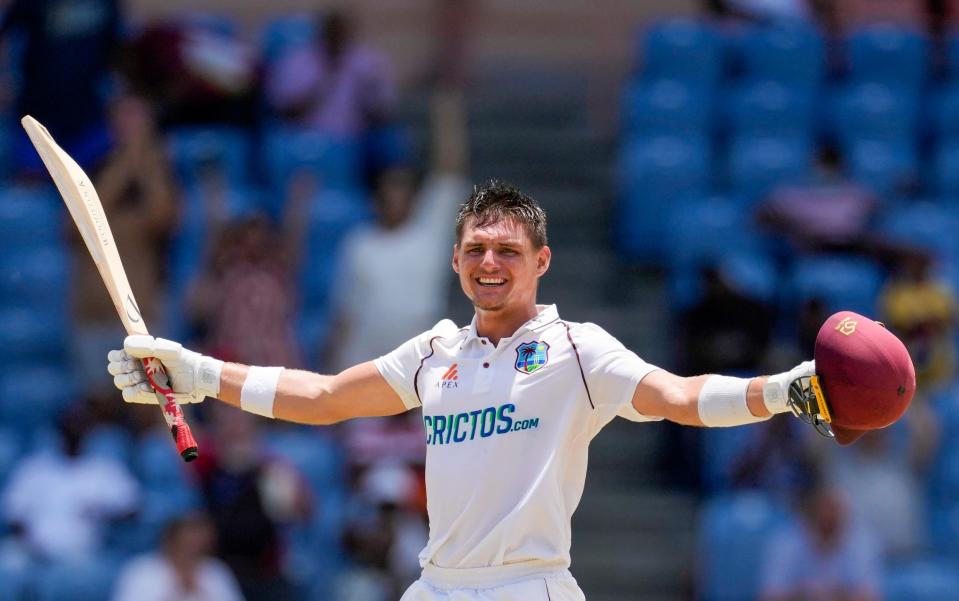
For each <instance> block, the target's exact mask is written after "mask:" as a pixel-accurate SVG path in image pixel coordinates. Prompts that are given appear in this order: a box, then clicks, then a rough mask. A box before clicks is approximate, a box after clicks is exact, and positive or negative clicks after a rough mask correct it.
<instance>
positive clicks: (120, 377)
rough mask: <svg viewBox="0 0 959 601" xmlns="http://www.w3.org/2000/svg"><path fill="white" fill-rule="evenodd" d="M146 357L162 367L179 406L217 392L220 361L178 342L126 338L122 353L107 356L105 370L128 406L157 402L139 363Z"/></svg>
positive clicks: (148, 337) (133, 337) (161, 339)
mask: <svg viewBox="0 0 959 601" xmlns="http://www.w3.org/2000/svg"><path fill="white" fill-rule="evenodd" d="M146 357H156V358H157V359H159V361H160V363H162V364H163V367H164V369H166V372H167V376H168V377H169V379H170V387H171V388H172V389H173V393H174V398H175V399H176V401H177V402H178V403H181V404H182V403H199V402H201V401H202V400H203V399H205V398H206V397H208V396H212V397H215V396H216V395H217V394H219V392H220V371H221V369H222V367H223V362H222V361H220V360H218V359H214V358H212V357H207V356H206V355H201V354H200V353H196V352H193V351H191V350H189V349H186V348H183V345H181V344H180V343H179V342H174V341H172V340H165V339H163V338H154V337H153V336H146V335H140V334H138V335H133V336H127V337H126V339H125V340H124V341H123V350H122V351H120V350H115V351H110V353H109V354H108V355H107V359H108V361H109V364H108V365H107V371H108V372H110V375H112V376H113V383H114V385H115V386H116V387H117V388H119V389H120V390H121V391H122V393H123V400H124V401H126V402H128V403H148V404H155V403H157V402H158V399H157V395H156V393H155V392H154V391H153V387H152V386H150V382H149V380H147V376H146V372H145V371H144V370H143V363H142V362H141V361H139V359H144V358H146Z"/></svg>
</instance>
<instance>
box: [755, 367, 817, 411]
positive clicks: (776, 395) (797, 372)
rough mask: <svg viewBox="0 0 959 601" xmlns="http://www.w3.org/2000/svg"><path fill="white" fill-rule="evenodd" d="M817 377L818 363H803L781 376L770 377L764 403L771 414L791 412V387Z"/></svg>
mask: <svg viewBox="0 0 959 601" xmlns="http://www.w3.org/2000/svg"><path fill="white" fill-rule="evenodd" d="M814 375H816V362H815V361H803V362H802V363H800V364H799V365H797V366H796V367H794V368H792V369H790V370H789V371H786V372H783V373H781V374H776V375H773V376H769V379H768V380H766V383H765V384H764V385H763V401H764V402H765V404H766V409H768V410H769V411H770V412H771V413H786V412H787V411H790V410H791V409H790V406H789V386H790V385H791V384H792V383H793V382H795V381H796V380H799V379H801V378H806V379H808V378H809V377H810V376H814Z"/></svg>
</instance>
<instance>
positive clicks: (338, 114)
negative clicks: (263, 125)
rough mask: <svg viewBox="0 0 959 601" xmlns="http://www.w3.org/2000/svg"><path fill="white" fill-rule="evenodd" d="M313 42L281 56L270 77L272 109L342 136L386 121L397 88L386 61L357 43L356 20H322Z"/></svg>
mask: <svg viewBox="0 0 959 601" xmlns="http://www.w3.org/2000/svg"><path fill="white" fill-rule="evenodd" d="M319 20H320V22H319V27H318V33H317V38H316V40H315V42H314V43H313V44H312V45H311V46H308V47H305V48H297V49H295V50H292V51H291V52H290V53H289V54H287V55H286V56H283V57H281V58H280V59H279V60H278V62H277V64H276V65H275V66H274V67H273V69H272V70H271V71H270V72H268V73H267V74H266V96H267V101H268V103H269V105H270V107H271V108H272V109H273V110H274V111H275V112H276V113H277V114H278V115H280V116H281V117H283V118H284V119H285V120H287V121H289V122H290V123H293V124H296V125H300V126H303V127H308V128H311V129H316V130H320V131H324V132H327V133H330V134H335V135H342V136H362V135H364V134H365V133H367V132H368V131H369V130H370V129H371V128H373V127H375V126H377V125H379V124H381V123H383V122H385V121H387V120H388V119H389V117H390V115H391V114H392V112H393V110H394V105H395V104H396V88H395V85H394V82H393V77H392V73H391V67H390V64H389V62H388V61H387V59H386V57H385V56H384V55H383V54H382V53H380V52H378V51H376V50H374V49H372V48H370V47H368V46H366V45H364V44H362V43H360V42H358V41H357V40H356V32H355V24H354V22H353V20H352V18H351V17H350V16H349V15H348V14H346V13H344V12H340V11H332V12H330V13H327V14H325V15H323V16H322V17H320V18H319Z"/></svg>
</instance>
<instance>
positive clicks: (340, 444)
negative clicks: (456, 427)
mask: <svg viewBox="0 0 959 601" xmlns="http://www.w3.org/2000/svg"><path fill="white" fill-rule="evenodd" d="M5 4H6V5H5V7H4V10H3V17H2V22H0V36H2V40H0V42H2V57H0V79H2V80H3V86H2V89H3V90H4V91H5V94H4V97H3V98H2V99H0V102H2V107H0V109H2V115H3V127H2V128H0V157H2V161H0V163H2V173H0V176H2V187H0V213H2V217H0V229H2V235H3V237H4V252H3V255H4V258H3V259H2V261H0V262H2V263H3V265H2V266H0V281H2V282H3V284H4V288H5V290H4V295H3V301H2V306H0V314H2V315H0V322H2V325H0V330H2V331H0V356H2V358H3V361H4V362H5V363H6V364H7V367H8V368H9V369H8V370H7V372H6V375H5V376H3V377H2V378H0V379H2V382H0V398H2V401H0V416H2V420H0V421H2V422H3V423H4V424H5V426H4V427H0V516H2V523H0V581H2V582H3V583H4V586H3V587H2V588H3V590H2V591H0V599H4V600H8V599H12V600H16V601H22V600H24V599H37V600H40V599H43V600H51V601H52V600H60V599H72V600H75V601H84V600H89V601H94V600H96V601H103V600H104V599H106V598H107V597H109V598H112V599H114V600H115V601H130V600H137V601H142V600H150V599H155V600H156V601H170V600H172V599H177V600H181V601H189V600H195V601H200V600H203V601H239V600H243V599H245V600H246V601H256V600H264V601H265V600H288V601H307V600H312V599H338V600H343V601H349V600H356V601H377V600H380V601H387V600H395V599H397V598H398V597H399V596H400V594H401V592H402V590H404V589H405V587H406V586H407V585H408V584H409V582H411V581H412V580H414V579H415V578H416V577H418V574H419V564H418V561H417V555H418V553H419V551H420V549H421V548H422V547H423V546H424V545H425V541H426V535H427V525H426V520H425V498H424V494H425V493H424V484H423V465H422V463H423V460H424V454H425V446H424V441H423V436H422V431H421V426H420V424H419V418H418V416H417V415H414V414H410V415H401V416H397V417H395V418H389V419H383V420H367V421H358V422H356V423H349V424H345V425H342V426H338V427H331V428H324V429H318V428H308V429H304V428H300V427H296V426H293V425H289V424H279V423H272V422H271V423H267V422H266V421H265V420H262V419H260V418H257V417H255V416H252V415H250V414H246V413H243V412H241V411H239V410H236V409H233V408H230V407H227V406H225V405H224V406H219V405H218V404H216V403H206V404H204V405H203V406H198V408H196V409H195V410H191V411H190V412H189V416H188V419H189V421H190V422H191V425H192V426H193V430H194V432H195V434H196V436H197V438H198V441H199V446H200V449H201V454H200V458H199V459H198V460H197V461H195V462H194V463H191V464H184V463H183V462H182V461H181V460H180V459H179V458H178V457H177V456H176V453H175V450H174V446H173V445H172V444H171V441H170V435H169V432H167V431H165V430H164V428H163V427H162V424H163V421H162V419H161V418H160V416H159V415H157V411H156V410H151V409H148V410H147V411H143V410H142V408H139V407H127V406H124V407H119V406H118V405H117V403H118V402H119V396H118V393H117V391H116V390H115V389H114V388H113V386H112V382H111V381H110V378H109V376H108V375H107V374H106V372H105V361H106V360H105V357H106V353H107V351H108V350H110V349H112V348H116V347H118V346H119V345H121V344H122V340H123V337H124V332H123V330H122V328H121V327H119V322H118V319H117V316H116V310H115V308H114V307H113V305H112V303H111V301H110V298H109V297H108V295H107V293H106V291H105V289H104V287H103V284H102V282H101V280H100V276H99V274H98V273H97V271H96V268H95V266H94V263H93V261H91V259H90V256H89V254H88V252H87V250H86V248H85V246H84V244H83V242H82V240H81V238H80V236H79V235H78V234H77V233H76V230H75V228H74V227H73V224H72V223H71V222H70V220H69V218H68V216H67V213H66V211H64V210H63V205H62V202H61V201H60V199H59V197H58V194H57V192H56V190H55V189H54V188H53V187H52V185H51V181H50V179H49V176H48V175H47V173H46V171H45V169H44V167H43V164H42V163H41V161H40V158H39V156H38V155H37V154H36V152H35V151H34V150H33V148H32V146H31V144H30V142H29V140H28V139H27V137H26V135H25V134H24V133H23V132H22V129H21V128H20V127H19V123H18V120H19V117H20V116H22V115H25V114H30V115H32V116H33V117H35V118H36V119H38V120H39V121H40V122H41V123H43V124H44V125H45V126H46V127H47V129H48V130H49V131H50V133H51V134H52V135H53V137H54V138H55V139H56V140H57V141H58V143H59V144H60V145H61V146H62V147H63V148H64V149H65V150H66V151H67V152H68V153H69V154H70V155H71V156H73V157H74V158H75V159H76V160H77V162H78V163H79V164H80V165H81V166H82V167H83V168H84V169H85V170H86V172H87V173H88V174H89V175H90V176H91V179H92V180H93V182H94V184H95V187H96V189H97V191H98V193H99V196H100V200H101V202H102V204H103V206H104V209H105V211H106V213H107V215H108V216H109V219H110V225H111V228H112V231H113V236H114V238H115V240H116V245H117V248H118V250H119V252H120V255H121V257H122V259H123V262H124V266H125V268H126V272H127V275H128V277H129V280H130V283H131V285H132V288H133V290H134V292H135V294H136V296H137V301H138V304H139V308H140V310H141V312H142V314H143V316H144V319H145V322H146V323H147V324H149V327H150V329H151V331H152V332H155V333H157V334H158V335H162V336H165V337H169V338H173V339H176V340H178V341H182V342H183V343H184V344H186V345H189V346H191V347H193V348H197V349H198V350H202V351H204V352H207V353H210V354H213V355H216V356H218V357H220V358H222V359H225V360H233V361H239V362H243V363H247V364H258V365H284V366H288V367H304V368H311V369H316V370H321V371H324V372H331V371H336V370H338V369H340V368H341V367H343V366H348V365H351V364H354V363H357V362H359V361H363V360H368V359H371V358H374V357H376V356H378V355H380V354H383V353H385V352H387V351H390V350H392V349H393V348H395V347H396V346H398V345H399V344H400V343H401V342H403V341H404V340H406V339H407V338H408V337H409V336H410V335H412V334H413V333H415V332H418V331H422V330H425V329H428V328H429V327H431V326H432V325H433V324H434V323H435V322H436V321H438V320H439V319H440V318H441V317H442V316H443V313H444V312H445V309H446V299H447V297H448V289H449V275H448V271H449V270H448V267H447V255H448V252H449V248H450V247H451V245H452V222H453V216H454V214H455V210H456V208H457V207H458V204H459V203H460V202H462V201H463V199H465V198H466V196H467V195H468V191H469V190H468V183H467V182H468V179H467V174H466V165H467V161H468V155H467V147H466V135H465V121H464V115H463V109H462V98H461V96H462V93H461V88H462V79H463V77H464V73H463V69H462V66H461V64H460V63H461V62H462V61H461V60H459V61H457V60H451V57H454V56H460V57H462V55H463V49H462V46H463V45H464V44H465V43H466V41H467V40H466V36H465V35H462V36H449V35H437V36H436V39H435V40H434V42H435V44H434V47H433V48H432V49H431V52H432V55H433V56H435V57H436V58H435V60H434V61H433V63H435V65H430V68H429V70H428V72H426V73H423V77H422V80H423V81H422V83H421V88H422V89H425V90H427V91H428V93H429V96H430V99H431V100H430V107H429V108H428V113H429V124H428V126H427V135H426V136H425V137H426V138H428V139H427V140H425V141H423V144H422V146H423V147H425V148H426V149H428V153H426V152H421V151H420V150H419V149H418V148H417V144H416V142H417V141H416V140H415V138H414V136H413V135H412V134H411V133H410V128H409V127H408V125H409V124H407V123H404V122H403V121H401V120H400V119H399V117H398V116H397V110H398V98H399V91H398V85H397V82H396V81H395V79H394V73H393V69H392V67H391V62H390V60H389V57H388V56H386V54H385V53H384V52H382V51H381V50H379V49H377V48H376V47H375V46H374V45H372V44H369V43H367V42H366V41H365V40H364V39H363V35H362V32H361V30H360V28H359V24H358V22H357V21H356V19H355V18H354V17H353V15H351V14H350V13H349V12H348V11H343V10H329V11H320V12H317V13H316V14H290V15H281V16H278V17H276V18H273V19H271V20H269V21H267V22H265V23H262V24H260V26H259V27H258V30H257V31H255V32H253V33H252V34H251V33H250V32H245V31H243V30H242V28H240V27H239V25H238V24H237V23H236V22H235V21H233V20H232V19H231V18H230V17H228V16H220V15H212V14H207V13H184V14H179V15H176V16H174V17H169V18H165V19H163V20H154V21H150V22H146V23H133V22H131V21H129V20H128V19H127V18H126V17H125V14H124V10H123V9H124V7H123V6H122V4H121V3H120V2H119V1H118V0H83V1H79V0H78V1H59V0H50V1H46V0H43V1H36V0H11V1H10V2H8V3H5ZM452 4H453V3H447V2H438V3H437V4H436V8H435V11H434V14H435V16H436V20H437V24H436V29H437V31H438V32H443V31H459V32H460V33H464V34H465V28H464V27H463V24H462V23H458V22H457V19H459V17H458V16H457V14H458V13H457V12H456V11H454V10H451V5H452ZM421 155H426V156H425V158H424V157H423V156H421ZM410 279H413V280H415V281H416V282H417V284H416V286H417V289H418V292H419V293H418V294H401V295H398V294H396V291H397V290H402V289H407V288H409V286H408V285H407V280H410Z"/></svg>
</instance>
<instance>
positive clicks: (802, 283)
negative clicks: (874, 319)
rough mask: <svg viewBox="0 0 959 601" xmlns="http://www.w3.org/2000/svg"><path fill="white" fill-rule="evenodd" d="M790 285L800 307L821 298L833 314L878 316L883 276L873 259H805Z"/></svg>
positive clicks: (795, 271)
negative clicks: (811, 300)
mask: <svg viewBox="0 0 959 601" xmlns="http://www.w3.org/2000/svg"><path fill="white" fill-rule="evenodd" d="M790 279H791V283H790V285H789V287H790V290H792V299H793V300H794V301H795V302H797V303H802V302H804V301H807V300H810V299H813V298H818V299H821V300H822V301H824V302H825V306H826V310H827V311H828V312H830V313H833V312H835V311H840V310H843V309H848V310H850V311H855V312H857V313H861V314H862V315H865V316H867V317H868V316H875V315H876V300H877V297H878V295H879V290H880V288H881V287H882V283H883V273H882V271H881V270H880V268H879V267H878V265H876V263H875V262H873V261H871V260H869V259H860V258H850V257H846V256H841V255H837V256H823V255H820V256H814V257H804V258H800V259H799V260H797V261H796V263H795V265H794V267H793V272H792V275H791V278H790Z"/></svg>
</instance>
